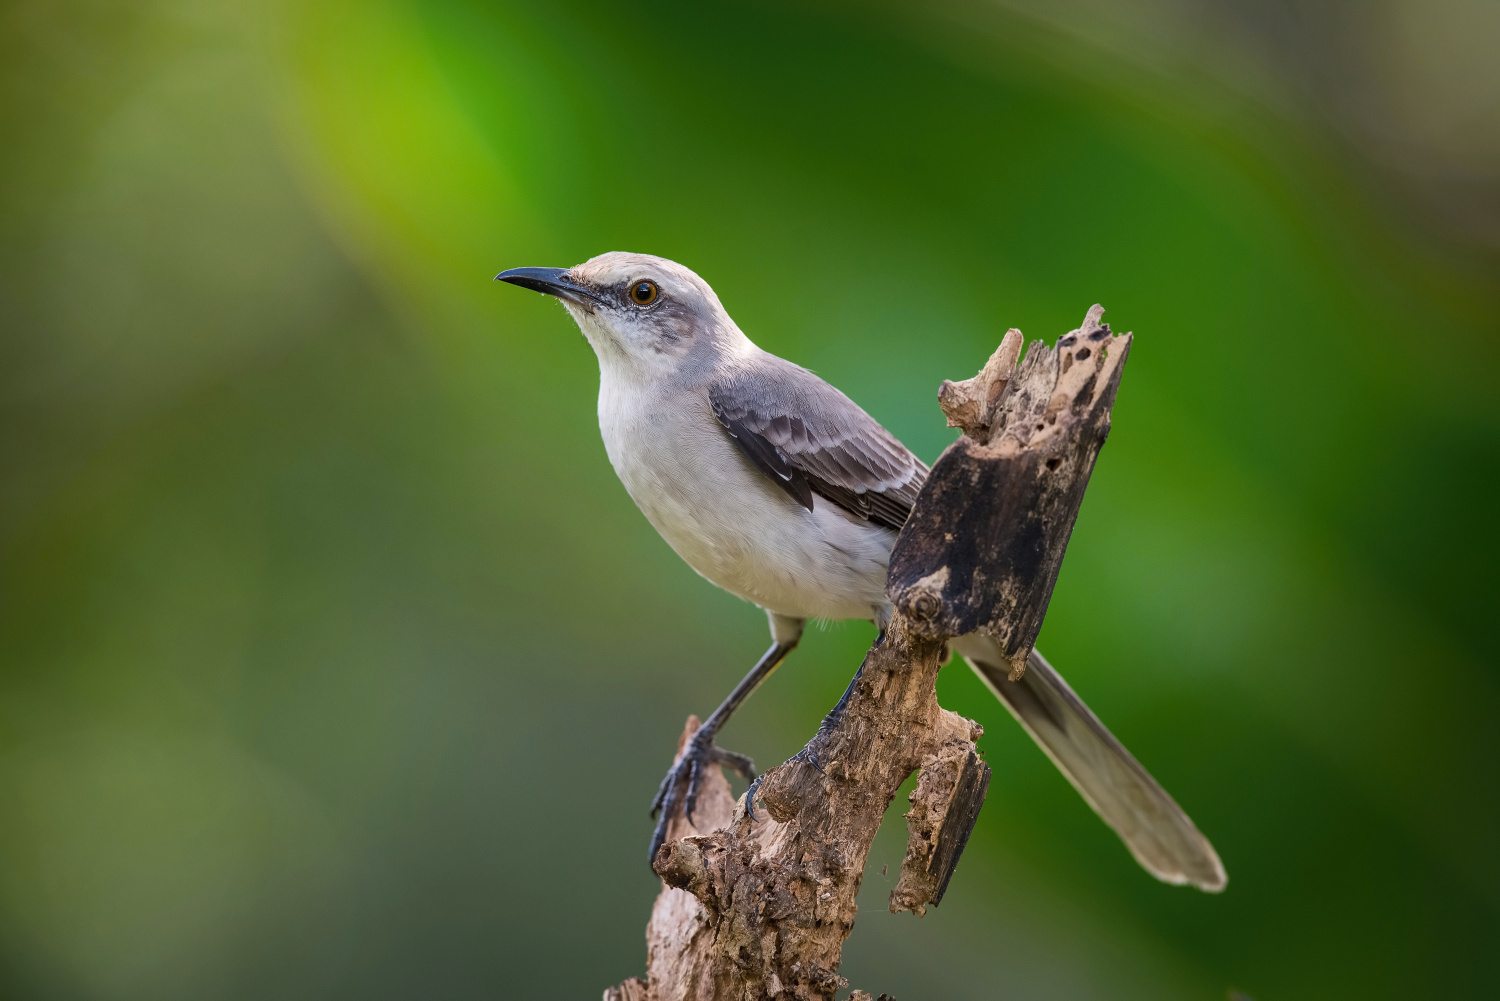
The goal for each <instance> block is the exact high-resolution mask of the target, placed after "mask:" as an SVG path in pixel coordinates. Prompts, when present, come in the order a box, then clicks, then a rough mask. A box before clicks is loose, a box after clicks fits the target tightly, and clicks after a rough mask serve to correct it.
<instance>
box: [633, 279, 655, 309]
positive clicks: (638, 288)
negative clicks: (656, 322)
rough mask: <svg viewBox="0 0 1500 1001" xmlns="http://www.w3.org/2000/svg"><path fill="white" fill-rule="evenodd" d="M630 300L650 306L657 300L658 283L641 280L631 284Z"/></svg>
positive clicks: (639, 304) (638, 304)
mask: <svg viewBox="0 0 1500 1001" xmlns="http://www.w3.org/2000/svg"><path fill="white" fill-rule="evenodd" d="M630 301H631V302H633V303H635V304H636V305H637V306H649V305H651V304H652V303H653V302H655V301H656V283H655V282H646V281H640V282H636V283H635V284H634V285H632V286H630Z"/></svg>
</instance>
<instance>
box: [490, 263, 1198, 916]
mask: <svg viewBox="0 0 1500 1001" xmlns="http://www.w3.org/2000/svg"><path fill="white" fill-rule="evenodd" d="M496 278H497V279H498V280H500V281H506V282H510V283H511V284H513V285H520V286H521V287H523V288H529V289H533V290H535V291H537V292H542V293H545V294H547V295H552V296H556V297H557V298H558V299H560V300H561V301H562V303H563V305H564V306H565V307H566V308H567V310H568V312H569V313H570V314H572V317H573V319H574V320H576V321H577V323H578V326H579V328H580V329H581V330H582V331H583V336H584V337H585V338H586V339H587V340H588V342H589V344H590V346H592V347H593V349H594V353H595V354H597V355H598V357H599V429H600V431H601V432H603V436H604V447H605V450H606V451H607V452H608V453H609V460H610V462H611V463H612V464H613V465H614V467H615V472H616V473H617V474H619V477H620V480H621V482H622V483H624V485H625V489H626V490H627V491H628V492H629V493H630V496H631V497H632V498H633V499H634V500H635V502H636V504H637V505H638V506H639V507H640V509H641V511H642V512H643V513H644V514H645V515H646V518H647V519H648V520H649V521H650V522H651V524H652V525H653V526H655V527H656V530H657V531H658V532H660V533H661V536H662V538H664V539H665V540H666V541H667V543H668V544H669V545H670V546H671V547H672V548H673V549H675V550H676V551H677V554H678V555H679V556H681V557H682V558H683V559H684V560H686V561H687V563H688V565H689V566H691V567H692V568H693V569H694V570H696V571H697V572H698V573H699V574H701V575H702V576H704V577H706V578H708V579H709V580H710V581H712V582H713V583H714V584H717V585H718V586H719V587H721V588H723V589H724V590H726V591H729V592H730V593H731V594H736V595H738V596H740V597H741V598H744V599H746V600H747V601H751V602H754V603H755V604H757V605H759V606H760V607H761V608H763V609H765V611H766V615H767V616H768V618H769V619H770V625H771V648H770V649H769V650H767V651H766V652H765V654H764V655H763V656H762V657H761V658H760V660H759V661H758V662H757V663H756V665H755V666H754V667H753V668H752V669H751V670H750V673H749V674H747V675H746V676H745V678H744V680H742V681H741V682H740V683H739V684H738V685H736V686H735V688H734V691H732V692H731V693H730V694H729V697H728V698H726V699H725V700H724V702H723V704H722V705H720V706H719V707H718V708H717V709H716V710H714V712H713V714H712V715H711V716H709V717H708V719H707V720H705V721H704V723H703V725H702V726H701V727H700V728H699V730H698V732H697V733H696V734H695V735H694V737H693V738H692V740H691V741H690V742H689V744H688V746H687V747H686V748H685V749H684V753H683V755H682V758H681V759H680V760H679V761H678V762H677V763H676V764H675V765H673V766H672V768H671V770H669V771H668V773H667V776H666V778H665V779H664V780H663V781H662V784H661V788H660V789H659V790H658V792H657V794H656V799H655V801H654V802H653V803H652V813H653V814H655V812H656V811H657V810H661V811H662V814H661V819H660V821H659V822H658V824H657V827H656V830H655V833H654V835H653V837H652V842H651V857H652V858H655V856H656V850H657V849H658V848H659V847H660V846H661V843H662V840H663V838H664V836H665V832H666V822H667V818H668V817H670V816H671V815H672V812H673V810H674V809H675V807H676V805H677V802H678V800H679V797H681V798H682V800H683V805H684V807H685V809H686V812H687V814H688V815H689V816H691V815H692V811H693V805H694V801H695V800H696V798H697V792H698V784H699V780H700V778H701V776H702V774H703V770H704V769H705V768H706V767H708V766H709V765H711V764H724V765H728V766H729V767H731V768H733V769H735V770H736V771H738V772H740V773H741V774H742V775H744V776H745V777H746V778H747V779H750V780H752V781H753V780H754V778H755V772H754V767H753V765H752V763H751V761H750V759H749V758H747V757H745V756H744V755H742V754H735V753H733V752H731V751H726V750H724V749H722V748H720V747H719V746H718V745H717V744H716V743H715V742H714V738H715V736H716V735H717V734H718V732H719V730H720V729H721V728H722V727H723V726H724V724H725V722H727V721H728V719H729V717H730V715H731V714H732V713H733V712H734V711H735V709H737V708H738V707H739V706H740V704H741V703H743V702H744V701H745V699H746V698H748V697H749V695H750V693H751V692H753V691H754V690H755V688H756V687H757V686H758V685H759V684H760V683H761V682H762V681H764V680H765V679H766V677H767V676H768V675H770V673H771V672H772V671H774V670H775V669H776V667H777V665H779V664H780V663H781V662H782V660H783V659H785V657H786V655H787V654H788V653H790V652H791V651H792V649H793V648H794V647H795V646H796V645H797V642H798V640H799V639H800V638H801V636H802V629H803V626H804V625H805V624H806V622H807V620H808V619H871V620H873V621H874V622H875V623H876V625H877V627H879V628H881V629H882V630H883V629H884V627H885V624H886V623H887V622H888V621H889V619H890V615H891V606H890V604H889V603H888V602H887V601H886V599H885V582H886V569H887V565H888V563H889V562H890V555H891V549H892V547H893V546H894V545H895V542H896V535H897V533H898V532H899V531H900V530H901V526H902V525H903V524H904V523H905V521H906V517H907V515H908V514H909V513H910V512H911V509H912V505H913V504H914V503H915V502H916V499H917V492H918V491H919V490H921V488H922V484H923V482H924V481H925V479H926V477H927V467H926V466H925V465H923V463H922V461H921V460H920V459H918V458H917V457H916V456H915V455H913V454H912V453H911V451H910V450H908V449H907V448H906V446H905V445H903V444H901V442H900V441H898V440H897V439H896V437H895V436H894V435H892V434H891V433H890V432H889V431H887V430H886V429H885V428H883V427H881V426H880V425H879V424H878V423H876V421H875V419H874V418H872V417H871V416H870V415H869V414H867V413H865V412H864V411H863V410H861V409H860V408H859V406H858V405H857V404H855V403H854V401H853V400H851V399H849V397H847V396H845V395H844V394H843V393H841V392H839V391H838V390H837V389H835V388H834V387H832V386H830V385H829V384H828V383H826V382H824V381H823V380H822V379H820V378H818V377H817V376H816V375H813V374H812V373H811V372H809V371H807V370H806V369H804V368H802V367H800V366H798V365H794V364H792V363H791V362H789V361H785V360H783V359H781V358H778V357H776V356H775V355H772V354H768V353H766V352H765V351H762V350H761V349H760V348H758V347H756V346H755V345H754V344H752V343H751V342H750V339H749V338H748V337H746V336H745V335H744V334H743V333H741V331H740V328H739V327H737V326H736V325H735V323H734V321H733V320H732V319H730V318H729V314H728V313H727V312H725V311H724V307H723V306H722V305H720V303H719V299H718V296H716V295H715V294H714V291H713V289H712V288H710V287H709V286H708V283H707V282H705V281H703V279H701V278H699V277H698V276H697V275H696V274H694V273H693V272H691V271H689V270H688V269H687V268H685V267H683V266H682V265H680V264H677V263H674V262H672V261H668V260H664V259H662V258H660V257H651V256H648V255H645V254H624V253H609V254H601V255H600V256H598V257H595V258H594V259H592V260H590V261H586V262H585V263H583V264H580V265H578V266H577V267H574V268H515V269H512V270H510V271H506V272H503V273H502V274H500V275H497V276H496ZM952 646H953V648H954V649H955V650H957V651H958V652H959V653H961V654H962V655H963V656H964V658H965V659H966V660H968V662H969V663H970V665H971V666H972V667H973V668H974V670H975V671H976V672H977V673H978V674H979V676H980V678H982V679H983V680H984V682H985V683H986V684H987V685H988V686H989V687H990V689H991V690H992V691H994V693H995V694H996V695H997V696H998V697H999V698H1000V700H1001V702H1003V703H1004V704H1005V706H1006V707H1007V708H1008V709H1009V710H1010V711H1011V713H1012V714H1013V715H1014V716H1015V717H1016V719H1017V720H1019V721H1020V723H1021V725H1022V726H1023V727H1025V728H1026V730H1027V732H1028V733H1030V734H1031V736H1032V737H1033V738H1034V739H1035V740H1036V742H1037V743H1038V744H1039V745H1041V748H1042V750H1043V751H1045V752H1046V753H1047V755H1048V757H1050V758H1051V759H1052V761H1053V762H1054V763H1055V764H1056V765H1057V767H1058V768H1059V769H1061V771H1062V772H1063V774H1064V775H1066V776H1067V778H1068V780H1069V781H1071V782H1072V783H1073V786H1074V787H1075V788H1076V789H1077V790H1078V791H1079V792H1080V793H1081V794H1082V795H1083V798H1084V799H1085V800H1087V801H1088V804H1089V805H1090V806H1091V807H1093V808H1094V810H1095V812H1097V813H1098V814H1099V816H1100V817H1102V818H1103V819H1104V821H1105V822H1106V823H1107V824H1109V825H1110V827H1112V828H1114V830H1115V831H1116V832H1117V833H1118V834H1119V835H1120V837H1121V838H1122V839H1123V840H1124V842H1125V844H1126V846H1127V847H1128V848H1129V849H1130V852H1131V854H1133V855H1134V856H1135V858H1136V860H1137V861H1139V862H1140V863H1141V865H1142V866H1144V867H1145V868H1146V870H1147V871H1149V872H1150V873H1151V874H1152V875H1154V876H1156V877H1157V878H1158V879H1161V880H1164V881H1166V882H1169V883H1191V884H1192V885H1194V886H1197V887H1199V888H1200V889H1204V890H1211V891H1216V890H1220V889H1223V887H1224V884H1225V881H1226V876H1225V873H1224V867H1223V866H1222V865H1221V864H1220V862H1219V858H1218V855H1216V854H1215V852H1214V849H1213V846H1212V845H1210V844H1209V842H1208V839H1207V838H1205V837H1204V836H1203V835H1202V834H1200V833H1199V831H1198V829H1197V828H1196V827H1194V826H1193V822H1192V821H1191V820H1190V819H1188V816H1187V814H1185V813H1183V811H1182V809H1181V808H1180V807H1178V805H1177V804H1176V803H1175V802H1174V801H1173V800H1172V797H1171V796H1169V795H1168V794H1167V792H1166V790H1164V789H1162V787H1161V786H1160V785H1158V784H1157V782H1156V780H1155V779H1153V778H1152V777H1151V775H1150V774H1149V773H1148V772H1147V771H1146V770H1145V769H1144V768H1143V767H1141V765H1140V764H1139V763H1138V762H1137V761H1136V760H1135V758H1133V757H1132V756H1131V755H1130V752H1129V751H1127V750H1125V748H1124V747H1123V746H1122V745H1121V744H1120V742H1119V741H1117V740H1116V739H1115V738H1114V736H1113V735H1112V734H1110V732H1109V731H1108V730H1107V729H1105V727H1104V725H1103V724H1102V723H1100V722H1099V720H1098V718H1097V717H1096V716H1095V715H1094V714H1093V713H1092V712H1091V711H1090V710H1089V708H1088V707H1087V706H1085V705H1084V704H1083V701H1082V700H1081V699H1079V698H1078V696H1077V695H1075V694H1074V693H1073V690H1072V689H1071V688H1069V687H1068V685H1067V683H1066V682H1064V681H1063V679H1062V677H1061V676H1060V675H1058V673H1057V672H1056V671H1055V670H1053V669H1052V667H1051V666H1050V665H1049V664H1048V663H1047V661H1046V660H1045V659H1043V657H1042V656H1041V654H1040V653H1037V652H1035V651H1033V652H1032V654H1031V656H1030V658H1029V662H1028V666H1027V669H1026V671H1025V672H1024V673H1023V674H1022V676H1021V678H1020V679H1019V680H1017V681H1011V680H1009V677H1008V674H1009V666H1008V664H1007V661H1006V658H1005V657H1004V656H1003V655H1002V652H1001V651H1000V650H999V648H998V647H997V646H996V644H995V643H994V642H993V641H991V640H990V639H988V638H987V637H985V636H983V635H980V634H977V633H975V634H971V635H969V636H963V637H959V638H958V639H955V640H953V641H952ZM841 704H842V703H841ZM814 763H816V761H814ZM753 795H754V790H753V789H752V790H751V793H750V796H752V797H753ZM746 805H747V808H750V809H752V810H753V806H751V804H750V803H749V802H748V799H747V804H746Z"/></svg>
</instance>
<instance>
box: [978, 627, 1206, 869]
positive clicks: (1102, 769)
mask: <svg viewBox="0 0 1500 1001" xmlns="http://www.w3.org/2000/svg"><path fill="white" fill-rule="evenodd" d="M952 645H953V648H954V649H955V650H957V651H958V652H959V653H961V654H963V656H964V658H965V659H966V660H968V661H969V664H970V666H972V667H973V668H974V671H975V673H976V674H978V675H979V676H980V678H982V679H983V680H984V681H985V683H986V684H987V685H989V687H990V689H991V690H992V691H993V692H994V693H995V694H996V695H997V696H999V698H1000V701H1001V702H1004V703H1005V707H1006V708H1007V709H1009V710H1010V711H1011V714H1012V715H1013V716H1015V718H1016V719H1017V720H1018V721H1019V722H1020V724H1021V725H1022V726H1023V727H1025V728H1026V732H1027V733H1029V734H1031V737H1032V739H1033V740H1035V741H1036V742H1037V744H1038V745H1040V746H1041V748H1042V750H1043V751H1045V752H1046V753H1047V757H1049V758H1051V759H1052V763H1053V764H1055V765H1057V767H1058V769H1059V770H1061V771H1062V773H1063V774H1064V775H1066V776H1067V777H1068V781H1069V782H1071V783H1073V788H1075V789H1077V790H1078V792H1079V793H1080V794H1081V795H1082V796H1083V798H1084V799H1085V800H1086V801H1087V802H1088V804H1089V806H1091V807H1093V808H1094V812H1095V813H1097V814H1098V815H1099V816H1100V817H1101V818H1103V820H1104V822H1105V823H1106V824H1108V825H1109V826H1110V827H1112V828H1114V830H1115V833H1116V834H1118V835H1119V836H1120V838H1121V840H1123V841H1124V842H1125V847H1127V848H1129V849H1130V854H1132V855H1134V856H1135V860H1136V861H1137V862H1139V863H1140V864H1141V865H1142V866H1143V867H1144V868H1145V869H1146V871H1147V872H1149V873H1151V875H1153V876H1155V877H1156V878H1157V879H1159V880H1162V881H1163V882H1166V883H1176V884H1182V883H1191V884H1192V885H1193V886H1196V887H1198V889H1200V890H1207V891H1209V892H1210V893H1217V892H1218V891H1220V890H1222V889H1224V886H1225V884H1226V883H1227V882H1228V881H1229V877H1228V875H1227V874H1226V873H1225V872H1224V865H1223V863H1221V862H1220V861H1219V856H1218V854H1217V853H1216V852H1215V851H1214V846H1213V845H1211V844H1210V843H1209V841H1208V839H1207V838H1205V837H1204V836H1203V835H1202V833H1200V832H1199V830H1198V828H1197V827H1196V826H1194V824H1193V821H1192V820H1191V819H1190V818H1189V817H1188V815H1187V814H1186V813H1184V812H1183V811H1182V807H1180V806H1178V805H1177V803H1176V802H1175V801H1174V800H1173V799H1172V797H1171V796H1169V795H1168V794H1167V791H1166V790H1165V789H1163V788H1162V787H1161V786H1160V785H1159V784H1158V783H1157V781H1156V780H1155V779H1154V778H1152V777H1151V773H1150V772H1148V771H1146V769H1145V768H1143V767H1142V766H1141V763H1140V762H1138V761H1136V760H1135V758H1134V757H1132V756H1131V754H1130V752H1129V751H1127V750H1125V747H1124V745H1122V744H1121V743H1120V742H1119V741H1118V740H1116V739H1115V736H1114V734H1112V733H1110V732H1109V730H1107V729H1106V728H1105V726H1104V724H1103V723H1101V722H1099V717H1097V716H1095V715H1094V714H1093V713H1092V712H1090V711H1089V707H1088V706H1086V705H1084V704H1083V700H1082V699H1080V698H1079V697H1078V696H1077V695H1075V694H1073V689H1071V688H1069V687H1068V683H1067V682H1066V681H1064V680H1063V679H1062V676H1061V675H1059V674H1058V673H1057V672H1056V671H1055V670H1053V669H1052V665H1051V664H1048V663H1047V661H1046V659H1045V658H1044V657H1043V656H1042V655H1041V654H1040V653H1038V652H1037V651H1035V650H1033V651H1031V656H1030V657H1029V658H1028V659H1027V662H1026V671H1025V673H1023V674H1022V675H1021V680H1019V681H1011V680H1009V677H1008V673H1007V668H1006V667H1005V666H1004V665H1005V658H1004V656H1003V655H1002V654H1001V652H1000V650H999V649H998V647H997V646H996V645H995V643H994V642H993V641H992V640H990V639H989V638H988V637H986V636H982V635H980V634H978V633H975V634H972V635H969V636H961V637H959V638H958V639H956V640H954V641H953V643H952Z"/></svg>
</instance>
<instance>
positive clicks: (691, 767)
mask: <svg viewBox="0 0 1500 1001" xmlns="http://www.w3.org/2000/svg"><path fill="white" fill-rule="evenodd" d="M702 734H703V731H701V730H700V731H699V732H698V734H695V735H694V737H693V739H692V740H691V741H689V742H688V746H687V747H686V748H685V749H684V750H683V753H682V757H681V758H679V759H678V760H677V761H676V762H675V763H674V764H673V765H672V767H671V768H670V769H669V770H668V771H667V774H666V777H665V778H663V779H662V780H661V785H660V786H659V787H657V790H656V797H655V798H654V799H653V800H652V801H651V816H652V817H657V818H658V819H657V821H656V828H655V829H654V830H653V831H652V832H651V855H650V861H651V862H652V863H653V865H654V864H655V862H656V853H657V852H658V851H660V850H661V846H662V845H663V844H665V843H666V840H667V824H668V823H669V822H670V821H671V819H672V817H673V816H674V814H675V813H676V810H677V804H678V803H679V802H681V803H682V813H683V816H684V817H686V818H687V820H688V822H689V823H692V821H693V813H694V811H695V810H696V809H697V806H698V793H699V791H700V790H701V788H702V785H703V777H704V775H705V774H706V769H707V768H708V766H709V765H728V766H729V767H730V768H732V769H734V770H735V771H736V772H737V773H739V774H740V775H743V776H744V777H745V778H746V779H748V780H750V781H755V762H754V761H751V760H750V758H749V757H747V756H746V755H743V754H736V753H735V752H733V751H726V750H724V749H723V748H722V747H719V746H718V745H717V744H715V743H714V742H713V740H712V739H711V738H709V737H706V736H703V735H702ZM658 814H659V816H658Z"/></svg>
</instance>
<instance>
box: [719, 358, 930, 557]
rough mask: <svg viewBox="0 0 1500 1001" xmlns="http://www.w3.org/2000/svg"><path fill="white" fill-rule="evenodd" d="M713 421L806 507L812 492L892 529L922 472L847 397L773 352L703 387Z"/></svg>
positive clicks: (902, 517)
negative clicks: (706, 392) (715, 418)
mask: <svg viewBox="0 0 1500 1001" xmlns="http://www.w3.org/2000/svg"><path fill="white" fill-rule="evenodd" d="M708 399H709V403H710V405H711V406H712V407H713V411H714V416H715V417H717V418H718V419H719V423H720V424H722V425H723V426H724V430H725V431H727V432H728V433H729V435H730V437H731V438H733V439H734V443H735V444H736V445H738V446H739V449H740V451H741V452H743V453H744V454H745V457H746V458H748V459H749V460H750V461H751V462H752V463H754V464H755V466H756V467H757V468H758V469H760V471H761V472H763V473H765V474H766V475H767V476H769V477H770V478H771V481H772V482H774V483H775V484H776V485H777V486H779V487H781V489H783V490H785V491H786V492H787V493H788V494H789V495H791V497H792V498H794V499H795V500H796V501H797V502H798V503H799V504H801V505H802V506H803V507H805V508H807V509H808V510H809V511H811V510H812V506H813V495H814V494H817V495H819V496H821V497H824V498H825V499H827V500H829V501H831V502H833V503H834V504H837V505H838V506H839V507H841V508H843V509H844V510H845V511H848V512H849V513H850V514H853V515H855V516H857V517H859V518H863V519H865V520H867V521H872V522H875V523H876V524H879V525H884V526H885V527H887V528H890V529H894V530H896V531H900V530H901V526H902V525H904V524H906V517H907V515H909V514H911V509H912V505H913V504H915V503H916V500H917V492H918V491H920V490H921V489H922V484H923V483H924V482H926V480H927V467H926V466H925V465H923V464H922V461H921V460H920V459H918V458H917V457H916V456H915V455H913V454H912V453H911V451H910V450H909V449H908V448H907V447H906V446H905V445H903V444H901V442H900V441H899V440H897V438H896V436H895V435H893V434H891V433H890V432H889V431H887V430H886V429H885V428H883V427H881V426H880V424H879V423H877V422H876V420H875V418H873V417H871V416H870V415H869V414H867V413H865V412H864V411H863V410H861V409H860V408H859V405H858V404H856V403H855V402H854V401H853V400H851V399H849V397H847V396H845V395H844V394H843V393H841V392H839V391H838V390H837V389H835V388H833V387H832V386H830V385H829V384H828V383H826V382H824V381H823V380H822V379H819V378H818V377H817V376H816V375H813V374H812V373H811V372H809V371H808V370H807V369H805V368H802V367H801V366H799V365H794V364H792V363H791V362H789V361H785V360H783V359H781V358H777V357H776V356H775V355H765V354H763V355H760V356H758V357H756V358H754V359H751V360H749V361H747V362H746V363H744V364H743V365H742V366H740V367H737V368H736V369H734V370H732V371H731V372H729V373H728V374H726V375H724V376H722V377H721V378H719V379H717V380H716V381H714V382H713V383H711V384H710V385H709V387H708Z"/></svg>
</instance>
